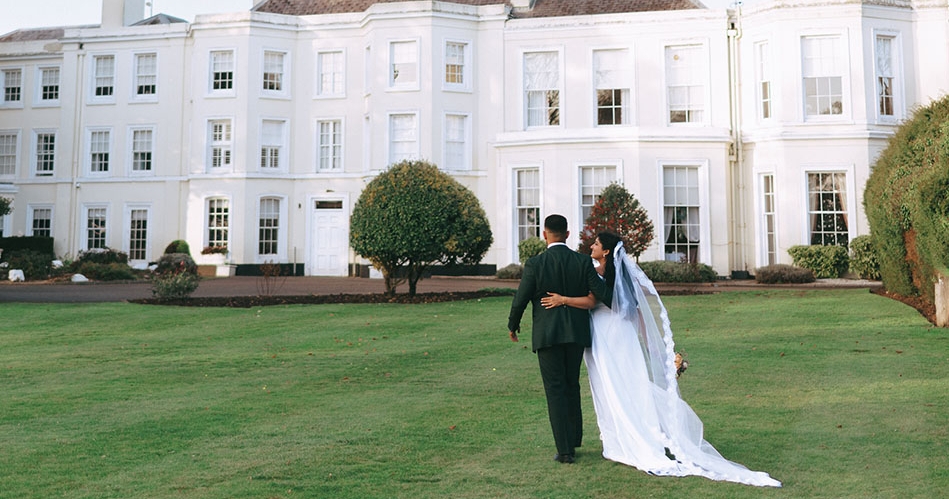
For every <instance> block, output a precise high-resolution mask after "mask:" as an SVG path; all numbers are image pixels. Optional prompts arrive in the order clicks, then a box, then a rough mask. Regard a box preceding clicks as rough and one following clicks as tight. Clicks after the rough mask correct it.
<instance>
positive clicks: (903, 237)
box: [863, 96, 949, 303]
mask: <svg viewBox="0 0 949 499" xmlns="http://www.w3.org/2000/svg"><path fill="white" fill-rule="evenodd" d="M947 190H949V96H946V97H943V98H942V99H940V100H938V101H934V102H932V103H931V104H930V105H929V106H926V107H924V108H920V109H918V110H916V112H915V113H914V114H913V117H912V118H911V119H909V120H907V121H906V122H905V123H903V124H902V125H901V126H900V127H899V129H898V130H897V132H896V135H895V136H894V137H893V138H892V139H890V143H889V145H888V146H887V148H886V149H885V150H884V151H883V152H882V153H881V154H880V157H879V158H878V159H877V161H876V164H875V165H874V167H873V173H872V174H871V175H870V178H869V179H868V180H867V185H866V188H865V190H864V195H863V205H864V210H865V212H866V214H867V220H868V221H869V223H870V236H871V238H872V246H873V248H874V249H875V251H876V255H877V258H878V260H879V264H880V278H881V280H882V281H883V286H884V287H885V288H886V289H887V291H890V292H892V293H896V294H900V295H906V296H912V295H917V294H919V295H921V296H922V297H923V298H924V299H926V300H927V301H929V302H930V303H932V302H933V300H934V284H935V282H936V280H937V278H938V275H939V274H943V275H947V274H949V252H946V248H947V247H949V222H947V220H949V198H947V196H946V192H947Z"/></svg>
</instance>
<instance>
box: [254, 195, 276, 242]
mask: <svg viewBox="0 0 949 499" xmlns="http://www.w3.org/2000/svg"><path fill="white" fill-rule="evenodd" d="M257 230H258V232H257V234H258V235H257V239H258V241H257V254H258V255H261V256H264V255H271V256H272V255H276V254H277V252H278V249H279V245H278V241H279V236H280V199H278V198H263V199H261V200H260V219H259V220H258V223H257Z"/></svg>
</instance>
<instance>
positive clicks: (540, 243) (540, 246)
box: [517, 237, 547, 264]
mask: <svg viewBox="0 0 949 499" xmlns="http://www.w3.org/2000/svg"><path fill="white" fill-rule="evenodd" d="M546 250H547V243H546V242H545V241H544V240H543V239H541V238H539V237H528V238H527V239H525V240H523V241H521V242H519V243H517V256H518V258H519V259H520V260H521V264H525V263H527V260H529V259H530V258H531V257H532V256H537V255H539V254H541V253H543V252H544V251H546Z"/></svg>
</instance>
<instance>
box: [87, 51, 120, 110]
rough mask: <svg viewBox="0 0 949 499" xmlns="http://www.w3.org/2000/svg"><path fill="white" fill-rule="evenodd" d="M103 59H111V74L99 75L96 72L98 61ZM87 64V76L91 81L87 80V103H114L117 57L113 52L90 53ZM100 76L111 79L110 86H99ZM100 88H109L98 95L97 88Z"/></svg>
mask: <svg viewBox="0 0 949 499" xmlns="http://www.w3.org/2000/svg"><path fill="white" fill-rule="evenodd" d="M105 59H111V60H112V74H111V75H106V74H103V75H101V76H100V75H99V74H98V73H97V71H98V69H99V61H102V60H105ZM89 66H90V67H89V78H90V80H91V81H90V82H89V91H88V94H87V95H88V99H89V100H88V103H89V104H90V105H96V104H115V99H116V93H117V92H116V91H117V90H118V89H117V88H116V83H117V71H118V57H116V55H115V54H114V53H106V52H103V53H97V54H91V56H90V57H89ZM100 78H101V79H103V80H104V79H111V85H110V86H105V85H103V86H101V87H100V86H99V80H100ZM103 83H104V81H103ZM100 88H103V89H104V88H109V89H110V90H109V92H110V93H108V94H105V95H100V94H99V89H100Z"/></svg>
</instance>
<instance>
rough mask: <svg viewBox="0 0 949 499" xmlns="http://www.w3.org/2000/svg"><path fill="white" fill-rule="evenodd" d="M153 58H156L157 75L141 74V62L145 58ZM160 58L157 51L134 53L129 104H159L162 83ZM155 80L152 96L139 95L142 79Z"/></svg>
mask: <svg viewBox="0 0 949 499" xmlns="http://www.w3.org/2000/svg"><path fill="white" fill-rule="evenodd" d="M147 56H152V57H154V58H155V74H153V75H147V74H142V73H140V72H139V69H140V68H139V60H140V59H141V58H143V57H147ZM160 60H161V59H160V57H159V55H158V52H157V51H154V50H148V51H144V50H143V51H138V52H133V53H132V67H131V68H130V70H131V82H130V87H129V102H132V103H136V102H157V101H158V92H159V91H160V90H161V87H160V86H159V82H161V74H160V73H161V66H160ZM143 77H144V78H149V77H151V78H154V83H153V84H152V86H153V87H154V92H152V93H150V94H141V93H139V86H140V85H139V83H140V82H141V80H142V78H143Z"/></svg>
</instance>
